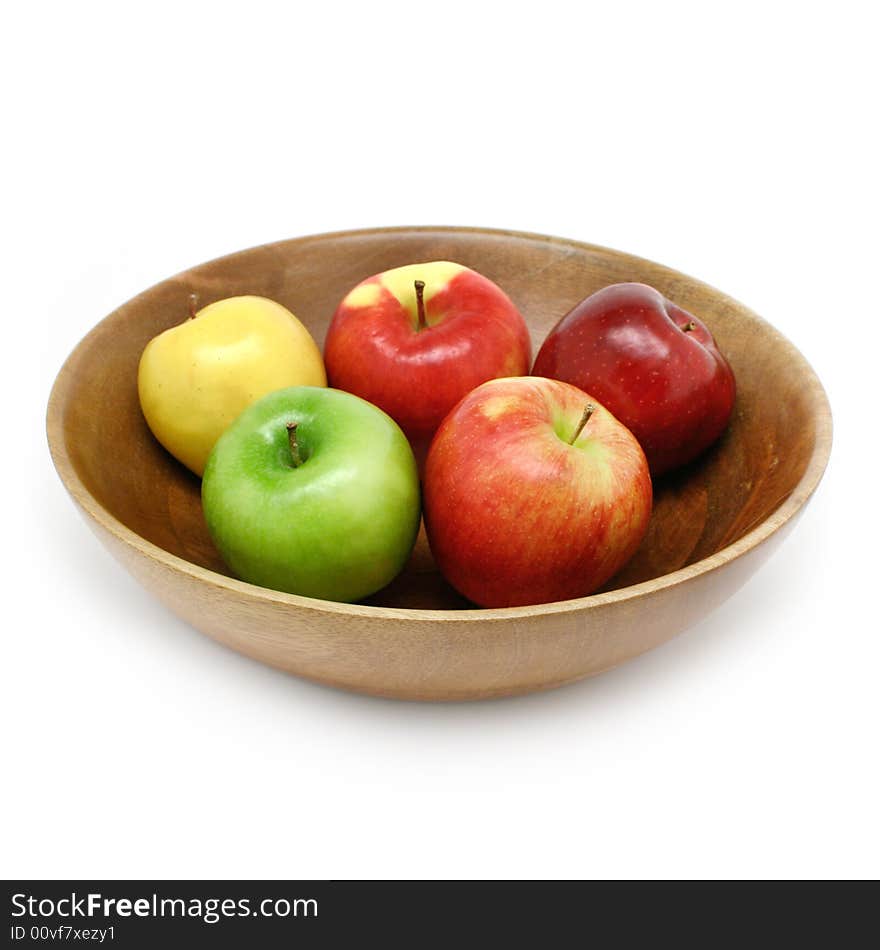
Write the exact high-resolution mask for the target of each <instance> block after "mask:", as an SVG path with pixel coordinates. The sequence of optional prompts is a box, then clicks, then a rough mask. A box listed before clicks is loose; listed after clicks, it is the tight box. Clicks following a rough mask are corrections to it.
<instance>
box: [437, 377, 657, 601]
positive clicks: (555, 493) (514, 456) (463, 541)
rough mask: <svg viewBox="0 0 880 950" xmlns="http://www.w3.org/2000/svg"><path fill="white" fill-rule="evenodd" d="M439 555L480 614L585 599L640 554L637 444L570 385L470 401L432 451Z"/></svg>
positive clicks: (539, 385) (647, 506) (504, 391)
mask: <svg viewBox="0 0 880 950" xmlns="http://www.w3.org/2000/svg"><path fill="white" fill-rule="evenodd" d="M423 511H424V516H425V528H426V530H427V534H428V541H429V543H430V545H431V551H432V552H433V554H434V558H435V559H436V561H437V563H438V565H439V567H440V570H441V571H442V572H443V574H444V576H445V577H446V579H447V580H448V581H449V582H450V583H451V584H452V586H453V587H455V588H456V589H457V590H458V591H459V592H460V593H462V594H463V595H464V596H465V597H467V598H468V599H470V600H472V601H474V603H476V604H479V605H480V606H483V607H514V606H520V605H523V604H541V603H548V602H550V601H556V600H569V599H571V598H575V597H583V596H585V595H586V594H589V593H591V592H592V591H594V590H595V589H596V588H597V587H600V586H601V585H602V584H604V583H605V581H606V580H608V578H609V577H611V576H612V575H613V574H615V573H616V572H617V571H618V570H619V569H620V568H621V567H622V566H623V565H624V563H625V562H626V561H628V560H629V558H630V557H631V556H632V555H633V553H634V552H635V550H636V548H637V547H638V546H639V543H640V541H641V540H642V537H643V536H644V534H645V531H646V529H647V527H648V518H649V517H650V514H651V477H650V475H649V474H648V465H647V462H646V461H645V456H644V453H643V452H642V450H641V448H640V447H639V444H638V442H636V440H635V439H634V438H633V436H632V434H631V433H630V432H629V431H628V430H627V429H626V428H625V427H624V426H622V425H621V424H620V423H619V422H618V421H617V420H616V419H615V418H614V416H612V415H611V413H610V412H608V410H607V409H605V408H603V407H602V406H601V405H600V404H599V403H598V402H597V401H596V400H595V399H593V397H592V396H588V395H587V394H586V393H584V392H582V391H581V390H580V389H577V388H575V387H574V386H570V385H569V384H568V383H560V382H557V381H556V380H552V379H538V378H535V377H529V376H525V377H519V378H516V379H497V380H494V381H492V382H488V383H484V384H483V385H482V386H480V387H479V388H477V389H475V390H473V392H471V393H469V394H468V395H467V396H465V398H464V399H463V400H462V401H461V402H460V403H459V404H458V406H456V407H455V409H454V410H453V411H452V412H451V413H450V414H449V415H448V416H447V417H446V419H445V420H444V421H443V424H442V425H441V426H440V429H439V430H438V431H437V434H436V436H434V440H433V442H432V443H431V448H430V451H429V452H428V459H427V463H426V466H425V474H424V479H423Z"/></svg>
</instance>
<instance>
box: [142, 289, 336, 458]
mask: <svg viewBox="0 0 880 950" xmlns="http://www.w3.org/2000/svg"><path fill="white" fill-rule="evenodd" d="M326 385H327V377H326V375H325V373H324V363H323V361H322V360H321V351H320V350H319V349H318V346H317V344H316V343H315V341H314V340H313V339H312V337H311V334H310V333H309V331H308V330H307V329H306V328H305V327H304V326H303V325H302V324H301V323H300V322H299V320H297V318H296V317H295V316H294V315H293V314H292V313H291V312H290V311H289V310H287V309H286V308H285V307H282V306H281V304H279V303H275V301H274V300H268V299H266V298H265V297H252V296H246V297H229V298H228V299H226V300H218V301H217V302H216V303H212V304H209V305H208V306H207V307H204V308H202V309H201V310H199V311H198V312H197V313H194V314H193V315H192V317H191V318H190V319H189V320H186V321H185V322H184V323H181V324H179V325H178V326H176V327H172V328H171V329H170V330H165V332H164V333H160V334H159V335H158V336H157V337H154V338H153V339H152V340H150V342H149V343H148V344H147V346H146V348H145V349H144V352H143V355H142V356H141V361H140V366H139V368H138V395H139V396H140V401H141V408H142V409H143V413H144V418H145V419H146V420H147V425H149V427H150V429H151V430H152V432H153V435H155V436H156V438H157V439H158V440H159V441H160V442H161V443H162V445H164V446H165V448H166V449H168V451H169V452H170V453H171V454H172V455H173V456H175V458H177V459H179V460H180V461H181V462H183V464H184V465H186V467H187V468H189V469H192V471H194V472H195V473H196V475H199V476H200V475H201V474H202V472H204V470H205V463H206V462H207V460H208V455H210V453H211V449H212V448H213V447H214V443H215V442H216V441H217V439H218V438H220V436H221V435H222V434H223V432H224V431H225V430H226V428H227V427H228V426H229V425H230V424H231V423H232V422H234V421H235V420H236V419H237V418H238V416H239V415H240V414H241V413H242V412H243V411H244V410H245V409H246V408H247V407H248V406H250V405H251V403H254V402H256V401H257V400H258V399H260V398H261V397H262V396H265V395H266V394H267V393H270V392H274V391H275V390H276V389H284V388H286V387H288V386H326Z"/></svg>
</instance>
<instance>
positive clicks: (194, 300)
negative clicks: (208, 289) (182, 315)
mask: <svg viewBox="0 0 880 950" xmlns="http://www.w3.org/2000/svg"><path fill="white" fill-rule="evenodd" d="M198 305H199V295H198V294H190V295H189V318H190V320H193V319H195V315H196V308H197V307H198Z"/></svg>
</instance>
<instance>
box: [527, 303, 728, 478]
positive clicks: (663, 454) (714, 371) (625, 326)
mask: <svg viewBox="0 0 880 950" xmlns="http://www.w3.org/2000/svg"><path fill="white" fill-rule="evenodd" d="M532 373H533V374H534V375H535V376H550V377H552V378H553V379H561V380H563V381H564V382H567V383H572V384H573V385H574V386H578V387H579V388H581V389H584V390H586V391H587V392H590V393H592V394H593V395H594V396H595V397H596V398H597V399H599V400H600V401H601V402H602V403H603V405H605V406H606V407H607V408H608V409H609V410H610V411H611V412H613V413H614V415H615V416H617V418H618V419H619V420H620V421H621V422H622V423H623V424H624V425H625V426H626V427H627V428H628V429H629V430H630V431H631V432H632V433H633V435H634V436H635V437H636V438H637V439H638V440H639V443H640V444H641V446H642V448H643V449H644V450H645V455H646V456H647V459H648V464H649V465H650V468H651V474H652V475H661V474H662V473H663V472H667V471H669V470H670V469H673V468H677V467H678V466H680V465H684V464H685V463H686V462H690V461H691V460H692V459H694V458H696V456H698V455H699V454H700V453H701V452H702V451H703V450H704V449H706V448H708V446H709V445H711V444H712V443H713V442H714V441H715V440H716V439H717V438H718V437H719V436H720V435H721V433H722V432H723V431H724V429H725V427H726V426H727V423H728V421H729V419H730V414H731V412H732V410H733V402H734V398H735V396H736V383H735V381H734V377H733V370H732V369H731V368H730V364H729V363H728V362H727V360H726V359H725V358H724V356H723V354H722V353H721V351H720V350H719V349H718V347H717V346H716V344H715V340H714V338H713V337H712V334H711V333H710V332H709V330H708V329H707V328H706V326H705V325H704V324H703V323H702V322H701V321H700V320H699V319H698V318H697V317H695V316H694V315H693V314H691V313H688V312H687V311H686V310H682V309H681V307H679V306H677V305H676V304H674V303H673V302H672V301H671V300H667V299H666V298H665V297H664V296H663V295H662V294H661V293H660V292H659V291H657V290H655V289H654V288H653V287H649V286H647V285H646V284H612V285H611V286H610V287H605V288H603V289H602V290H599V291H597V292H596V293H594V294H592V295H591V296H589V297H587V298H586V299H584V300H582V301H581V302H580V303H579V304H577V306H576V307H574V309H572V310H571V311H570V312H569V313H568V314H567V315H566V316H565V317H563V318H562V320H560V321H559V323H557V324H556V326H555V327H554V328H553V329H552V330H551V331H550V334H549V336H548V337H547V339H546V340H545V341H544V344H543V346H542V347H541V349H540V351H539V353H538V356H537V358H536V359H535V365H534V367H533V369H532Z"/></svg>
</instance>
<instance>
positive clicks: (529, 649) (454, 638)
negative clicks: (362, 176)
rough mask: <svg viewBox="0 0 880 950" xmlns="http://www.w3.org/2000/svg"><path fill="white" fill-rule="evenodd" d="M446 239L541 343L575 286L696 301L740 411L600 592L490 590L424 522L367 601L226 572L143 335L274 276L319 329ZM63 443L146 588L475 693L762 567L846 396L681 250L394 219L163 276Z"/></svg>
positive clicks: (366, 686)
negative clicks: (507, 595)
mask: <svg viewBox="0 0 880 950" xmlns="http://www.w3.org/2000/svg"><path fill="white" fill-rule="evenodd" d="M437 259H450V260H455V261H459V262H461V263H462V264H465V265H467V266H469V267H472V268H474V269H475V270H478V271H480V272H481V273H483V274H485V275H486V276H488V277H490V278H491V279H492V280H494V281H496V282H497V283H499V284H500V285H501V286H502V287H503V288H504V289H505V290H506V291H507V293H508V294H509V295H510V296H511V297H512V299H513V300H514V302H515V303H516V304H517V305H518V307H519V308H520V310H521V311H522V313H523V314H524V316H525V318H526V321H527V323H528V324H529V327H530V330H531V332H532V337H533V342H534V345H535V350H536V351H537V348H538V347H539V345H540V343H541V342H542V341H543V339H544V336H545V334H546V333H547V331H549V329H550V328H551V327H552V326H553V325H554V324H555V323H556V321H557V320H558V319H559V318H560V317H561V316H562V315H563V314H564V313H566V312H567V311H568V310H569V309H570V308H571V307H572V306H573V305H574V304H575V303H577V302H578V301H579V300H580V299H581V298H582V297H584V296H586V295H587V294H589V293H592V292H593V291H595V290H598V289H599V288H600V287H604V286H606V285H607V284H610V283H615V282H617V281H628V280H637V281H643V282H645V283H648V284H651V285H652V286H654V287H656V288H657V289H658V290H659V291H661V293H663V294H665V295H666V296H667V297H669V298H670V299H672V300H674V301H675V302H676V303H678V304H679V305H681V306H682V307H684V308H685V309H687V310H689V311H691V312H693V313H695V314H697V315H698V316H699V317H700V318H701V319H702V320H703V321H704V322H705V323H706V324H707V325H708V327H709V328H710V330H711V331H712V333H713V334H714V335H715V338H716V340H717V341H718V344H719V346H720V348H721V349H722V351H723V352H724V353H725V354H726V355H727V356H728V358H729V359H730V362H731V364H732V366H733V369H734V372H735V373H736V378H737V387H738V395H737V403H736V407H735V409H734V417H733V420H732V423H731V426H730V428H729V430H728V432H727V433H726V435H725V436H724V437H723V438H722V439H721V441H720V442H719V443H718V444H717V445H716V446H715V447H713V448H712V449H711V450H710V451H709V452H708V453H707V454H706V455H705V456H703V457H702V458H701V459H698V460H697V461H696V462H694V463H693V464H692V465H690V466H688V467H687V468H686V469H683V470H681V471H679V472H675V473H671V474H670V475H668V476H665V477H664V478H662V479H660V480H659V481H657V482H656V483H655V493H656V497H655V508H654V513H653V515H652V520H651V525H650V528H649V531H648V535H647V537H646V538H645V541H644V543H643V545H642V547H641V548H640V550H639V551H638V552H637V554H636V556H635V557H634V558H633V560H632V561H631V562H630V563H629V564H628V565H627V566H626V567H625V568H624V569H623V570H622V571H621V572H620V574H618V575H617V577H616V578H614V579H613V580H612V581H611V582H610V583H609V584H608V585H606V587H605V588H604V589H603V591H601V592H600V593H598V594H595V595H593V596H591V597H586V598H582V599H580V600H576V601H569V602H565V603H561V604H550V605H543V606H538V607H521V608H514V609H507V610H478V609H475V608H473V607H471V605H469V604H468V603H467V602H466V601H464V600H463V599H462V598H461V597H460V596H459V595H458V594H456V593H455V592H454V591H453V590H452V589H451V588H450V587H449V585H447V584H446V583H445V581H444V580H443V578H442V577H441V576H440V575H439V573H438V572H437V570H436V567H435V566H434V564H433V561H432V560H431V555H430V551H429V550H428V548H427V544H426V542H425V539H424V535H423V534H422V535H421V536H420V539H419V542H418V543H417V545H416V549H415V551H414V553H413V557H412V559H411V561H410V564H409V565H408V567H407V568H406V570H405V571H404V573H403V574H401V575H400V577H398V578H397V579H396V580H395V581H394V582H393V583H392V584H391V585H389V587H387V588H386V589H385V590H384V591H381V592H380V593H378V594H376V595H374V596H373V597H372V598H370V600H369V602H367V603H364V604H354V605H345V604H331V603H326V602H323V601H315V600H310V599H307V598H302V597H296V596H293V595H288V594H281V593H276V592H274V591H269V590H265V589H263V588H258V587H254V586H252V585H249V584H244V583H242V582H240V581H238V580H235V579H234V578H231V577H230V576H228V575H229V572H228V570H227V569H226V567H225V566H224V564H223V562H222V560H221V559H220V557H219V555H218V554H217V552H216V550H215V549H214V547H213V545H212V543H211V540H210V538H209V536H208V533H207V529H206V527H205V523H204V519H203V517H202V512H201V506H200V503H199V481H198V479H197V478H196V477H195V476H193V475H192V474H191V473H190V472H188V471H187V470H186V469H185V468H184V467H183V466H182V465H180V464H179V463H177V462H176V461H175V460H174V459H173V458H171V456H169V455H168V454H167V453H166V452H165V451H164V450H163V449H162V448H161V446H159V444H158V443H157V442H156V441H155V440H154V439H153V437H152V436H151V434H150V432H149V430H148V429H147V426H146V424H145V423H144V420H143V417H142V415H141V412H140V407H139V405H138V397H137V387H136V370H137V364H138V360H139V358H140V354H141V351H142V350H143V348H144V346H145V345H146V343H147V342H148V341H149V340H150V339H151V338H152V337H153V336H155V335H156V334H157V333H158V332H160V331H161V330H164V329H166V328H168V327H170V326H173V325H175V324H176V323H179V322H180V321H182V320H183V319H184V318H185V317H186V315H187V305H188V303H187V302H188V297H189V294H191V293H197V294H198V295H199V301H200V305H201V306H204V305H205V304H208V303H210V302H212V301H214V300H219V299H221V298H223V297H228V296H232V295H235V294H244V293H253V294H262V295H265V296H267V297H271V298H272V299H274V300H277V301H279V302H280V303H282V304H284V305H285V306H286V307H288V308H290V309H291V310H292V311H293V312H294V313H295V314H296V315H297V316H298V317H299V318H300V319H301V320H302V321H303V322H304V323H305V324H306V326H308V327H309V329H310V330H311V331H312V333H313V334H314V336H315V338H316V339H317V340H318V342H319V343H323V339H324V334H325V332H326V329H327V326H328V324H329V322H330V318H331V317H332V315H333V311H334V309H335V307H336V304H337V303H338V301H339V300H340V299H341V298H342V296H344V294H345V293H346V292H347V291H348V290H349V289H350V288H351V287H353V286H354V285H355V284H357V283H358V282H359V281H361V280H362V279H363V278H365V277H367V276H369V275H371V274H374V273H376V272H378V271H382V270H387V269H388V268H391V267H396V266H399V265H402V264H407V263H411V262H413V261H419V260H437ZM47 429H48V436H49V444H50V448H51V451H52V457H53V460H54V462H55V465H56V468H57V469H58V472H59V474H60V476H61V479H62V481H63V482H64V484H65V486H66V488H67V490H68V491H69V493H70V494H71V496H72V498H73V499H74V501H75V502H76V503H77V505H78V506H79V508H80V509H81V510H82V512H83V513H84V515H85V517H86V520H87V522H88V523H89V525H90V527H91V528H92V529H93V530H94V531H95V532H96V534H97V535H98V537H99V538H100V539H101V541H103V542H104V544H106V545H107V547H108V548H109V549H110V550H111V551H112V552H113V554H114V555H115V556H116V557H117V558H118V559H119V560H120V561H121V562H122V563H123V564H124V565H125V567H126V568H127V569H128V570H130V571H131V573H132V574H133V575H134V576H135V577H136V578H137V579H138V580H139V581H140V583H142V584H143V585H144V586H145V587H146V588H147V589H149V590H151V591H152V592H153V593H154V594H155V595H156V596H157V597H159V598H160V599H161V600H162V601H163V602H164V603H166V604H167V605H168V606H169V607H170V608H171V609H172V610H173V611H175V612H176V613H177V614H178V615H179V616H181V617H182V618H184V619H185V620H186V621H188V622H189V623H191V624H192V625H193V626H194V627H196V628H198V629H199V630H202V631H204V632H205V633H207V634H209V635H210V636H212V637H215V638H216V639H217V640H220V641H221V642H223V643H226V644H227V645H229V646H231V647H233V648H234V649H236V650H239V651H240V652H242V653H245V654H247V655H249V656H252V657H255V658H256V659H258V660H261V661H263V662H265V663H268V664H271V665H272V666H276V667H279V668H281V669H284V670H288V671H290V672H293V673H297V674H299V675H302V676H307V677H310V678H312V679H315V680H319V681H321V682H325V683H330V684H333V685H337V686H341V687H345V688H348V689H354V690H359V691H363V692H369V693H375V694H380V695H385V696H396V697H401V698H413V699H471V698H481V697H489V696H501V695H507V694H513V693H522V692H528V691H531V690H536V689H542V688H547V687H551V686H556V685H559V684H562V683H565V682H569V681H572V680H576V679H580V678H581V677H584V676H589V675H591V674H595V673H599V672H601V671H603V670H606V669H609V668H611V667H613V666H616V665H618V664H619V663H622V662H623V661H625V660H627V659H629V658H631V657H633V656H636V655H638V654H639V653H642V652H644V651H645V650H648V649H650V648H651V647H653V646H656V645H657V644H660V643H663V642H664V641H666V640H668V639H669V638H670V637H672V636H674V635H675V634H676V633H678V632H680V631H681V630H684V629H685V628H686V627H688V626H689V625H691V624H692V623H694V622H696V621H697V620H699V619H701V618H702V617H703V616H705V614H706V613H708V612H709V611H710V610H712V609H713V608H714V607H716V606H717V605H718V604H720V603H721V602H722V601H723V600H724V599H726V598H727V597H728V596H729V595H730V594H732V593H733V592H734V591H735V590H737V589H738V588H739V586H740V585H741V584H742V583H743V582H744V581H745V580H746V579H747V578H748V576H749V575H750V574H751V573H752V572H753V571H754V570H755V569H756V568H757V566H758V565H759V564H760V563H761V562H762V560H763V559H764V558H765V557H766V556H767V555H768V554H769V553H770V551H771V550H772V549H773V548H774V547H775V545H776V544H777V543H778V542H779V540H780V539H781V537H782V536H783V535H784V533H786V532H785V529H787V528H789V527H790V526H791V524H792V523H793V521H794V519H795V516H796V515H797V514H798V513H799V512H800V511H801V510H802V508H803V506H804V505H805V503H806V502H807V501H808V499H809V497H810V495H811V494H812V492H813V491H814V489H815V488H816V485H817V484H818V483H819V480H820V479H821V477H822V473H823V471H824V469H825V465H826V463H827V460H828V455H829V452H830V449H831V413H830V409H829V406H828V401H827V398H826V396H825V393H824V390H823V389H822V386H821V384H820V383H819V381H818V379H817V378H816V376H815V374H814V373H813V371H812V369H811V368H810V366H809V365H808V364H807V363H806V361H805V360H804V359H803V357H802V356H801V355H800V354H799V353H798V352H797V350H796V349H795V348H794V347H793V346H792V345H791V344H790V343H789V342H788V341H787V340H785V339H784V338H783V337H782V336H781V335H780V334H779V333H778V332H776V331H775V330H774V329H773V328H772V327H771V326H770V325H769V324H767V323H765V322H764V321H763V320H761V319H760V318H759V317H757V316H756V315H755V314H753V313H752V312H751V311H749V310H748V309H747V308H745V307H744V306H742V305H741V304H739V303H737V302H736V301H734V300H732V299H730V298H729V297H727V296H725V295H724V294H722V293H720V292H718V291H716V290H714V289H712V288H710V287H707V286H706V285H705V284H702V283H701V282H699V281H697V280H694V279H692V278H690V277H686V276H684V275H683V274H679V273H677V272H675V271H672V270H670V269H668V268H666V267H662V266H660V265H658V264H653V263H651V262H649V261H644V260H641V259H639V258H636V257H632V256H630V255H627V254H623V253H620V252H617V251H611V250H608V249H605V248H601V247H594V246H591V245H585V244H579V243H576V242H572V241H565V240H560V239H555V238H547V237H542V236H539V235H531V234H520V233H511V232H502V231H487V230H479V229H455V228H430V227H428V228H398V229H381V230H373V231H359V232H348V233H342V234H327V235H318V236H315V237H307V238H300V239H296V240H292V241H284V242H280V243H277V244H272V245H267V246H264V247H259V248H254V249H252V250H249V251H244V252H241V253H239V254H233V255H231V256H229V257H225V258H222V259H220V260H216V261H212V262H210V263H207V264H203V265H201V266H199V267H195V268H193V269H192V270H189V271H187V272H185V273H183V274H179V275H178V276H176V277H173V278H171V279H170V280H167V281H164V282H163V283H161V284H158V285H157V286H155V287H153V288H151V289H150V290H148V291H146V292H145V293H143V294H141V295H140V296H138V297H136V298H135V299H134V300H132V301H130V302H129V303H127V304H125V305H124V306H122V307H120V308H119V309H118V310H117V311H115V312H114V313H112V314H111V315H110V316H108V317H107V318H106V319H105V320H103V321H102V322H101V323H100V324H98V326H97V327H95V329H94V330H93V331H92V332H91V333H90V334H89V335H88V336H87V337H86V338H85V339H84V340H83V341H82V342H81V343H80V344H79V345H78V346H77V348H76V349H75V350H74V352H73V353H72V354H71V356H70V357H69V358H68V360H67V362H66V363H65V365H64V367H63V368H62V370H61V372H60V373H59V375H58V378H57V380H56V383H55V386H54V388H53V391H52V395H51V398H50V401H49V409H48V418H47Z"/></svg>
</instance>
